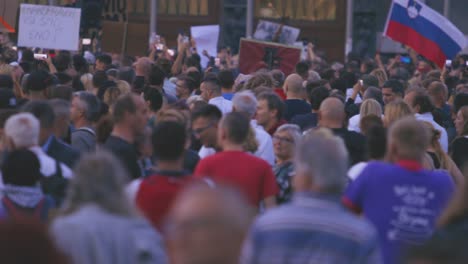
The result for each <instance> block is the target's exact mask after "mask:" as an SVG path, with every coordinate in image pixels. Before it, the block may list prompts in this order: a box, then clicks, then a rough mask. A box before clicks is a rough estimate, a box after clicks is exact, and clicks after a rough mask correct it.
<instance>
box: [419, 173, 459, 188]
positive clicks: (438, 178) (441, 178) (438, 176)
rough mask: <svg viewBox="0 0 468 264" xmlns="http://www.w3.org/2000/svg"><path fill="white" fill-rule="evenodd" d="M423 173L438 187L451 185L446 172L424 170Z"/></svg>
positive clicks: (449, 177)
mask: <svg viewBox="0 0 468 264" xmlns="http://www.w3.org/2000/svg"><path fill="white" fill-rule="evenodd" d="M424 173H425V174H426V175H427V177H428V179H432V180H433V181H435V182H436V183H437V184H438V186H442V185H446V186H447V185H448V186H452V185H453V179H452V177H451V176H450V174H449V173H448V171H446V170H424Z"/></svg>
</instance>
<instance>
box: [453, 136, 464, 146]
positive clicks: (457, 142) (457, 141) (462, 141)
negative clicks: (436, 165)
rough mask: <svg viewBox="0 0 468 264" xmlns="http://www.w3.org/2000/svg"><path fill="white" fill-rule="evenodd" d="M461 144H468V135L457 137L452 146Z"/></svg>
mask: <svg viewBox="0 0 468 264" xmlns="http://www.w3.org/2000/svg"><path fill="white" fill-rule="evenodd" d="M459 144H463V145H465V144H468V137H457V138H455V140H453V142H452V146H456V145H459Z"/></svg>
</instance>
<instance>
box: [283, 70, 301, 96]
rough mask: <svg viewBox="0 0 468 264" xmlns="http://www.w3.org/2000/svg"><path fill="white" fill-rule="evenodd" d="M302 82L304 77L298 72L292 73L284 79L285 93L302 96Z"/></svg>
mask: <svg viewBox="0 0 468 264" xmlns="http://www.w3.org/2000/svg"><path fill="white" fill-rule="evenodd" d="M303 83H304V79H302V77H301V76H300V75H299V74H297V73H293V74H291V75H289V76H288V77H287V78H286V80H285V81H284V86H283V89H284V91H285V92H286V94H291V95H297V96H302V95H303V92H304V89H305V88H304V85H303Z"/></svg>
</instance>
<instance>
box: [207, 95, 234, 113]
mask: <svg viewBox="0 0 468 264" xmlns="http://www.w3.org/2000/svg"><path fill="white" fill-rule="evenodd" d="M208 103H209V104H211V105H215V106H217V107H218V108H219V110H220V111H221V113H223V115H224V114H227V113H230V112H232V102H231V101H229V100H226V99H224V97H222V96H218V97H215V98H211V99H210V100H209V101H208Z"/></svg>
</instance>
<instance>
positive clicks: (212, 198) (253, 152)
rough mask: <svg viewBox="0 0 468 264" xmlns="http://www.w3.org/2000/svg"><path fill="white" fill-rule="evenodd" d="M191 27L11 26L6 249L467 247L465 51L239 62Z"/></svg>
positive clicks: (165, 259)
mask: <svg viewBox="0 0 468 264" xmlns="http://www.w3.org/2000/svg"><path fill="white" fill-rule="evenodd" d="M183 39H184V38H183V37H182V36H179V38H178V40H177V50H176V53H175V54H172V53H171V52H170V50H168V48H167V47H166V46H165V45H164V43H163V44H162V46H163V48H159V49H158V48H156V47H160V45H151V46H152V48H151V50H150V51H149V52H148V56H145V57H131V56H122V55H118V54H107V53H99V54H93V53H92V52H90V51H85V52H83V53H73V52H68V51H47V52H45V53H47V56H45V58H44V56H42V58H41V59H37V58H35V52H36V53H37V52H38V51H37V50H33V49H27V48H20V49H13V48H12V46H13V44H12V43H7V42H4V43H0V45H1V46H0V128H1V129H0V156H1V159H0V160H1V162H0V167H1V177H0V191H1V194H0V196H1V202H0V219H1V220H0V249H1V250H0V259H2V261H5V263H33V262H34V263H51V264H59V263H80V264H82V263H100V264H105V263H109V264H110V263H113V264H115V263H176V264H187V263H194V264H196V263H227V264H229V263H268V264H271V263H386V264H391V263H410V264H411V263H413V264H415V263H434V264H435V263H467V262H468V253H466V250H465V249H464V247H465V246H466V245H468V238H467V236H466V233H465V232H468V201H467V197H468V180H467V177H468V63H467V62H468V57H467V56H463V55H460V56H458V57H457V58H456V59H454V60H453V63H451V64H450V65H447V66H446V67H444V68H443V69H439V68H437V67H436V66H434V65H433V64H432V63H431V62H429V61H427V60H425V59H424V58H423V57H420V56H418V55H417V54H415V53H414V52H413V51H411V50H409V55H410V57H411V60H410V63H408V62H407V60H401V59H400V55H396V56H394V57H388V58H384V57H383V56H382V57H381V56H380V55H377V56H376V57H375V58H366V59H362V58H359V57H357V56H354V55H353V54H350V55H349V56H348V57H347V62H346V63H338V62H334V63H330V62H327V60H326V56H324V54H322V53H320V52H317V51H316V50H315V48H314V47H313V46H312V45H309V46H308V48H307V49H308V52H307V57H306V58H305V60H302V61H300V62H299V63H297V65H296V67H295V72H293V73H288V74H285V73H284V72H282V70H281V69H276V68H275V69H271V68H269V67H268V65H267V64H266V63H264V62H258V67H257V69H256V70H255V71H254V72H250V73H239V70H238V64H239V61H238V56H237V55H234V54H231V52H230V50H229V49H221V50H220V52H219V53H218V54H207V52H205V51H198V50H197V47H196V43H195V42H194V41H189V42H186V41H184V40H183ZM201 56H207V57H208V58H209V63H208V65H201V64H200V61H201V59H200V58H201Z"/></svg>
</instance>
